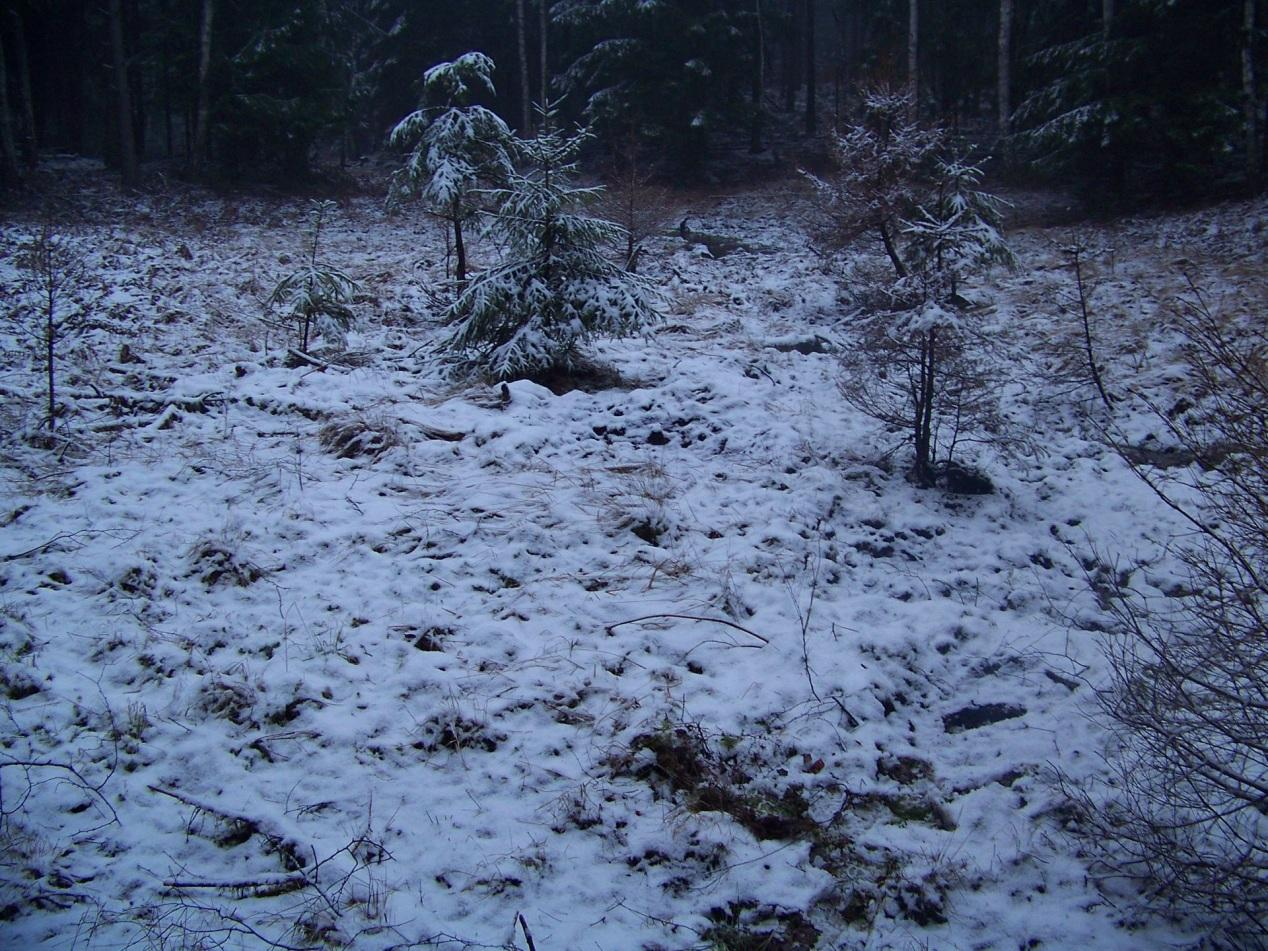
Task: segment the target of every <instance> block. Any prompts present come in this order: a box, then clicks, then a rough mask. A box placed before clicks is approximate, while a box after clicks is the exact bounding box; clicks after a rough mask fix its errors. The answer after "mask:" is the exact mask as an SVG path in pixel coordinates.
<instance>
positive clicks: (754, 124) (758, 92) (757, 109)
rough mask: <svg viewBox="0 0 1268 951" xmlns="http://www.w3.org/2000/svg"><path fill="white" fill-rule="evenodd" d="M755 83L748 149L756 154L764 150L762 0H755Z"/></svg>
mask: <svg viewBox="0 0 1268 951" xmlns="http://www.w3.org/2000/svg"><path fill="white" fill-rule="evenodd" d="M752 80H753V84H752V86H751V87H750V97H751V98H752V100H753V114H752V118H751V121H750V123H749V129H748V150H749V151H750V152H752V153H753V154H754V155H756V154H757V153H758V152H760V151H762V149H763V147H764V146H763V143H762V131H763V129H762V120H763V118H764V115H763V110H762V99H763V97H764V96H765V94H766V31H765V29H763V25H762V0H753V76H752Z"/></svg>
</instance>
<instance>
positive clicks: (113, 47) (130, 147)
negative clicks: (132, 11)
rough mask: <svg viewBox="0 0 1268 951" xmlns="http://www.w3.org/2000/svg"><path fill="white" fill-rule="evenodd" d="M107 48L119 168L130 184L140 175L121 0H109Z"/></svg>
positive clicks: (126, 183) (125, 181)
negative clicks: (110, 65) (117, 138)
mask: <svg viewBox="0 0 1268 951" xmlns="http://www.w3.org/2000/svg"><path fill="white" fill-rule="evenodd" d="M110 52H111V58H112V59H113V61H114V84H115V95H116V97H117V102H116V110H117V112H118V115H117V117H116V118H117V131H118V136H119V172H120V174H121V175H122V177H123V184H124V187H127V188H131V187H132V186H133V185H135V184H136V183H137V179H138V178H139V177H140V175H139V172H138V169H137V163H136V140H135V139H134V138H133V134H132V90H131V88H130V84H129V82H128V57H127V51H126V49H125V48H124V44H123V0H110Z"/></svg>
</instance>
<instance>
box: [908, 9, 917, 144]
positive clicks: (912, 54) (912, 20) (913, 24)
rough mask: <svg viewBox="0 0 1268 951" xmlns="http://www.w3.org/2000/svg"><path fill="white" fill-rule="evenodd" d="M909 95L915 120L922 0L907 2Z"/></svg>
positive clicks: (911, 112) (912, 117)
mask: <svg viewBox="0 0 1268 951" xmlns="http://www.w3.org/2000/svg"><path fill="white" fill-rule="evenodd" d="M907 95H908V96H909V97H910V99H911V104H910V106H909V107H908V108H909V110H910V116H909V117H910V118H911V119H913V120H914V119H915V118H916V117H917V116H918V115H919V114H920V0H907Z"/></svg>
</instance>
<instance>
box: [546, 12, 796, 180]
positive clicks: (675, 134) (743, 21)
mask: <svg viewBox="0 0 1268 951" xmlns="http://www.w3.org/2000/svg"><path fill="white" fill-rule="evenodd" d="M739 6H740V5H739V4H737V3H734V2H725V0H674V2H654V3H649V2H645V0H564V2H562V3H559V4H557V5H556V8H555V16H556V18H557V19H558V20H559V21H560V22H561V23H562V24H563V25H564V26H566V27H567V28H568V30H567V35H568V36H570V37H571V40H572V49H574V50H576V51H577V52H576V54H575V55H574V56H573V57H570V59H571V65H570V66H569V67H568V68H567V70H565V72H564V75H563V76H562V77H561V84H562V86H561V88H562V89H563V90H564V91H565V92H566V93H567V94H568V95H570V96H578V97H582V98H583V100H584V110H585V114H586V116H587V117H588V119H589V120H590V121H591V122H592V124H593V125H594V127H595V128H596V129H597V130H598V131H599V132H600V133H601V134H603V135H604V136H605V137H610V138H611V140H612V141H615V142H620V141H623V140H624V139H625V137H626V135H627V133H628V131H629V130H630V129H633V130H636V132H637V134H638V136H639V137H640V138H641V139H642V140H644V141H645V142H647V143H648V144H650V145H652V146H653V147H655V148H656V149H657V150H658V151H660V152H661V153H662V154H663V155H664V156H665V158H666V159H668V160H669V162H670V163H671V164H673V165H675V166H676V167H677V171H678V173H679V174H680V175H683V176H690V175H694V174H697V173H698V172H699V171H700V169H701V166H702V165H703V163H704V162H705V161H706V159H707V156H708V151H709V145H710V142H711V141H712V140H713V138H714V137H716V136H717V135H718V134H719V133H721V132H724V131H731V130H733V129H735V128H737V127H739V128H742V127H744V126H745V125H746V124H747V123H748V122H749V121H751V110H752V108H753V107H752V103H751V102H749V101H748V99H747V97H746V96H745V92H746V91H747V90H748V89H749V88H750V86H751V82H750V71H751V70H752V69H754V68H755V64H754V54H755V45H754V41H753V39H752V37H751V31H753V30H756V29H757V19H756V17H755V16H754V15H753V11H752V7H751V5H749V4H744V5H743V10H742V11H741V10H740V9H738V8H739ZM799 52H800V51H799Z"/></svg>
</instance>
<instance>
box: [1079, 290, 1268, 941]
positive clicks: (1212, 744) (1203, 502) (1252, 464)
mask: <svg viewBox="0 0 1268 951" xmlns="http://www.w3.org/2000/svg"><path fill="white" fill-rule="evenodd" d="M1191 290H1192V294H1191V296H1190V297H1189V299H1188V300H1186V301H1184V302H1183V303H1182V304H1181V305H1180V307H1179V309H1178V312H1177V315H1176V316H1177V323H1178V326H1179V327H1180V328H1181V330H1182V331H1183V332H1184V334H1185V335H1186V338H1187V343H1188V347H1187V364H1188V366H1187V369H1188V371H1189V379H1190V380H1191V382H1192V383H1193V384H1194V386H1195V393H1194V395H1195V397H1196V399H1197V401H1198V402H1197V404H1196V405H1195V406H1194V407H1192V408H1191V409H1189V410H1188V411H1187V412H1184V413H1180V414H1176V413H1174V412H1172V413H1166V412H1160V413H1159V419H1160V420H1162V421H1163V423H1164V424H1165V426H1166V429H1167V431H1168V433H1169V434H1170V437H1171V438H1172V439H1173V440H1174V441H1175V442H1176V443H1177V444H1178V445H1179V446H1180V447H1181V448H1182V449H1183V450H1184V451H1185V452H1186V453H1187V454H1188V455H1189V457H1190V458H1192V459H1194V460H1197V462H1198V463H1199V464H1198V465H1193V466H1190V467H1188V468H1186V469H1184V470H1179V469H1175V468H1172V469H1167V470H1155V469H1152V468H1148V467H1145V466H1140V465H1138V466H1137V467H1136V471H1137V473H1138V475H1139V476H1140V477H1141V478H1142V479H1143V480H1145V482H1147V483H1148V485H1149V486H1150V487H1151V488H1152V489H1153V490H1154V492H1155V493H1156V494H1157V496H1158V498H1159V500H1160V501H1161V502H1162V503H1163V504H1165V505H1166V506H1168V507H1169V508H1171V509H1172V510H1173V511H1175V512H1176V513H1178V514H1179V515H1180V516H1181V517H1182V518H1183V519H1184V520H1185V521H1187V522H1188V524H1189V525H1190V527H1191V529H1192V532H1191V533H1190V535H1189V536H1188V537H1187V539H1186V540H1185V541H1184V542H1183V543H1182V544H1181V547H1180V549H1179V555H1180V558H1181V561H1182V563H1183V565H1184V568H1185V574H1186V577H1185V578H1184V579H1183V581H1182V583H1180V584H1177V585H1176V586H1175V587H1174V588H1173V589H1172V590H1170V591H1169V592H1168V593H1167V596H1165V597H1162V598H1158V597H1154V598H1150V597H1148V596H1147V595H1146V594H1145V593H1143V592H1142V591H1141V590H1139V588H1137V587H1134V586H1132V585H1131V582H1130V579H1129V578H1128V577H1125V576H1119V577H1118V578H1116V579H1115V582H1114V585H1113V591H1112V598H1111V599H1110V602H1109V607H1110V609H1111V611H1112V613H1113V615H1114V617H1115V618H1116V619H1117V626H1118V630H1117V631H1116V632H1115V634H1114V636H1113V638H1112V640H1111V642H1110V644H1109V648H1108V651H1109V661H1110V669H1111V678H1110V682H1109V684H1108V685H1107V686H1106V687H1105V688H1104V689H1103V690H1102V691H1101V693H1100V700H1101V705H1102V709H1103V711H1104V713H1105V714H1106V716H1107V717H1108V718H1109V721H1110V724H1111V726H1112V728H1113V730H1114V732H1115V734H1116V744H1115V746H1114V747H1113V749H1112V751H1111V754H1110V762H1111V764H1112V766H1113V770H1114V778H1113V781H1112V783H1111V784H1110V785H1108V786H1107V787H1105V788H1089V787H1083V788H1079V789H1075V790H1073V794H1074V797H1075V799H1076V801H1077V802H1079V803H1080V804H1081V805H1082V806H1083V807H1084V808H1083V809H1082V822H1081V825H1080V831H1081V832H1082V833H1083V834H1084V835H1085V836H1086V837H1087V840H1088V841H1089V843H1090V844H1091V845H1092V846H1093V848H1094V849H1095V852H1096V854H1097V856H1098V860H1099V863H1100V867H1101V869H1102V871H1104V872H1106V873H1109V874H1116V875H1123V876H1127V877H1129V878H1131V879H1133V880H1135V881H1137V882H1139V883H1140V884H1142V885H1143V886H1144V889H1145V894H1146V896H1147V897H1148V898H1149V899H1150V900H1152V901H1153V902H1154V903H1155V904H1156V905H1158V906H1161V907H1163V908H1166V909H1167V910H1171V909H1180V910H1184V911H1188V912H1196V913H1198V914H1199V915H1202V916H1204V917H1205V918H1206V920H1207V921H1208V922H1209V923H1210V926H1211V928H1212V930H1213V932H1214V933H1215V934H1216V935H1217V936H1218V938H1219V940H1222V941H1227V942H1229V943H1230V944H1231V945H1232V946H1235V947H1239V948H1261V949H1262V948H1268V613H1266V609H1268V568H1266V567H1265V566H1268V416H1265V412H1264V407H1265V406H1268V336H1266V335H1265V332H1264V328H1263V326H1262V321H1260V322H1259V325H1258V326H1256V324H1255V322H1254V319H1253V318H1252V317H1251V316H1250V314H1249V313H1247V314H1245V315H1244V316H1242V317H1240V318H1227V317H1224V316H1222V315H1220V314H1218V313H1217V312H1216V311H1215V310H1213V309H1212V308H1211V307H1210V306H1209V305H1208V303H1207V301H1206V300H1205V299H1204V297H1203V296H1202V295H1201V294H1200V293H1198V292H1197V290H1196V289H1195V288H1191ZM1124 457H1125V458H1128V456H1127V454H1126V453H1125V454H1124ZM1129 461H1130V459H1129Z"/></svg>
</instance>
